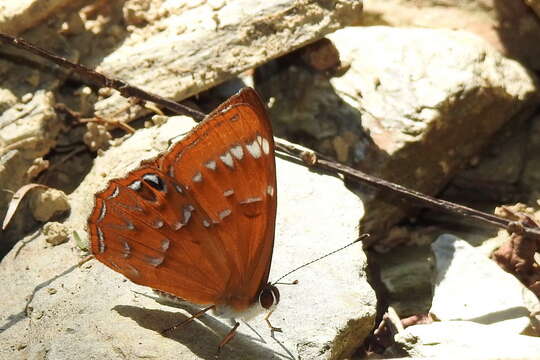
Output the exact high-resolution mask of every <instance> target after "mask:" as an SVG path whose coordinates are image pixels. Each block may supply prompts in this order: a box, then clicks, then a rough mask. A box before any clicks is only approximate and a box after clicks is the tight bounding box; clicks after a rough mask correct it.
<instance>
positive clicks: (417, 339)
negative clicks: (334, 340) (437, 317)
mask: <svg viewBox="0 0 540 360" xmlns="http://www.w3.org/2000/svg"><path fill="white" fill-rule="evenodd" d="M395 340H396V342H397V346H396V347H397V348H400V349H401V350H402V351H404V352H405V353H406V354H407V355H408V356H412V357H418V358H433V359H440V358H441V357H443V358H445V359H482V360H501V359H504V360H518V359H519V360H525V359H531V360H532V359H538V354H540V339H539V338H536V337H532V336H524V335H516V334H512V333H509V332H507V331H505V330H503V329H501V328H497V327H492V326H488V325H481V324H478V323H473V322H468V321H442V322H435V323H432V324H425V325H414V326H411V327H408V328H407V329H406V330H405V331H403V332H401V333H399V334H397V335H396V336H395Z"/></svg>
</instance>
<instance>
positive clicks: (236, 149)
mask: <svg viewBox="0 0 540 360" xmlns="http://www.w3.org/2000/svg"><path fill="white" fill-rule="evenodd" d="M231 154H233V156H234V157H235V158H237V159H238V160H242V158H243V157H244V149H242V147H241V146H240V145H234V146H233V147H231Z"/></svg>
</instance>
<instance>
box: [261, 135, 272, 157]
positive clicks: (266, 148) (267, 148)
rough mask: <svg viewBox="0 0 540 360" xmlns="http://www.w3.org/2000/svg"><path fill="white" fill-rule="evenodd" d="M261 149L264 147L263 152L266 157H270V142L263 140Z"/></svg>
mask: <svg viewBox="0 0 540 360" xmlns="http://www.w3.org/2000/svg"><path fill="white" fill-rule="evenodd" d="M261 147H262V150H263V152H264V153H265V154H266V155H268V154H269V153H270V143H269V142H268V140H266V138H263V139H262V144H261Z"/></svg>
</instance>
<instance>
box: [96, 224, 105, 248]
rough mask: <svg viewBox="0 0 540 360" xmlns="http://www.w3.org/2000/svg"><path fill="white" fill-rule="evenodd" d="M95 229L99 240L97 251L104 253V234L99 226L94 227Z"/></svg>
mask: <svg viewBox="0 0 540 360" xmlns="http://www.w3.org/2000/svg"><path fill="white" fill-rule="evenodd" d="M96 230H97V236H98V240H99V252H100V253H104V252H105V236H104V235H103V231H101V229H100V228H98V227H96Z"/></svg>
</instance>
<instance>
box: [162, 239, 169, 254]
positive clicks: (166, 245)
mask: <svg viewBox="0 0 540 360" xmlns="http://www.w3.org/2000/svg"><path fill="white" fill-rule="evenodd" d="M169 245H170V241H169V239H162V240H161V250H162V251H164V252H165V251H167V249H169Z"/></svg>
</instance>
